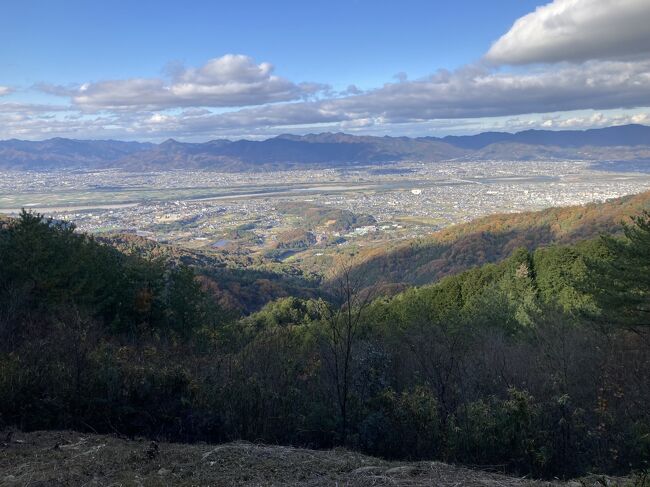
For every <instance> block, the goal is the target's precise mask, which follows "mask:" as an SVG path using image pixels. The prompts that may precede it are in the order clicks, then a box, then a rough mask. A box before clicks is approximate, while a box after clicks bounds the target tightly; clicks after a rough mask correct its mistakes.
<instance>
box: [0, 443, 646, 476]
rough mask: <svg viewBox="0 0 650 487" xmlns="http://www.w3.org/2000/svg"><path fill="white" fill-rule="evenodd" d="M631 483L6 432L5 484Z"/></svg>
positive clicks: (351, 456)
mask: <svg viewBox="0 0 650 487" xmlns="http://www.w3.org/2000/svg"><path fill="white" fill-rule="evenodd" d="M27 485H29V486H64V485H65V486H67V485H86V486H109V485H110V486H131V485H133V486H159V485H174V486H176V485H181V486H190V485H191V486H234V485H250V486H267V485H301V486H320V485H336V486H357V485H359V486H371V485H372V486H384V485H387V486H388V485H390V486H440V487H446V486H449V487H451V486H459V487H460V486H502V487H520V486H522V487H523V486H537V487H541V486H548V487H551V486H558V487H559V486H565V487H587V486H603V485H605V486H607V485H609V486H621V487H622V486H627V485H630V486H632V485H634V483H633V481H631V480H629V479H628V480H626V479H612V478H603V477H589V478H585V479H580V480H577V481H572V482H567V483H564V482H542V481H533V480H528V479H524V478H515V477H508V476H505V475H500V474H496V473H489V472H484V471H478V470H470V469H467V468H460V467H455V466H451V465H446V464H443V463H438V462H416V463H405V462H387V461H384V460H380V459H377V458H372V457H368V456H364V455H361V454H358V453H353V452H349V451H346V450H342V449H336V450H329V451H315V450H307V449H299V448H290V447H282V446H269V445H257V444H251V443H244V442H236V443H228V444H223V445H207V444H193V445H185V444H174V443H156V442H151V441H148V440H137V439H136V440H126V439H120V438H116V437H114V436H107V435H92V434H81V433H76V432H71V431H39V432H33V433H20V432H9V431H4V432H0V486H2V487H4V486H27Z"/></svg>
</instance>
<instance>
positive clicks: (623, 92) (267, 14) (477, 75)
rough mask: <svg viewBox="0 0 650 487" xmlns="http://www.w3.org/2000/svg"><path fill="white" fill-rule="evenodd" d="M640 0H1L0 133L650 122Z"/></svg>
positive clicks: (141, 136) (195, 137)
mask: <svg viewBox="0 0 650 487" xmlns="http://www.w3.org/2000/svg"><path fill="white" fill-rule="evenodd" d="M648 25H650V0H554V1H551V2H549V1H548V0H546V1H533V0H498V1H496V2H486V1H485V0H476V1H460V0H456V1H442V0H440V1H435V2H434V1H431V0H428V1H419V0H417V1H416V0H401V1H399V2H397V1H388V0H386V1H379V2H378V1H376V0H374V1H371V0H346V1H338V0H336V1H328V2H322V1H321V2H305V1H304V0H303V1H301V2H298V1H295V2H294V1H282V0H278V1H276V2H269V1H259V2H257V1H238V2H230V1H223V2H213V1H203V2H199V1H194V2H191V1H187V2H184V3H181V2H177V1H174V2H172V1H166V0H158V1H146V0H142V1H138V2H133V1H121V0H113V1H111V2H87V1H66V0H60V1H57V2H52V1H51V0H49V1H45V0H20V1H13V0H3V2H2V4H1V5H0V139H7V138H19V139H30V140H40V139H46V138H50V137H73V138H86V139H88V138H92V139H99V138H101V139H107V138H112V139H123V140H151V141H161V140H164V139H167V138H170V137H171V138H175V139H178V140H187V141H202V140H210V139H216V138H222V137H227V138H242V137H245V138H255V139H259V138H267V137H271V136H274V135H278V134H280V133H297V134H303V133H316V132H338V131H343V132H347V133H354V134H369V135H394V136H401V135H407V136H426V135H434V136H442V135H449V134H471V133H478V132H482V131H487V130H504V131H510V132H513V131H518V130H525V129H529V128H546V129H567V128H571V129H585V128H594V127H603V126H609V125H620V124H624V123H644V124H650V108H649V107H650V28H648Z"/></svg>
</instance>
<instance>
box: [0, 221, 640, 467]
mask: <svg viewBox="0 0 650 487" xmlns="http://www.w3.org/2000/svg"><path fill="white" fill-rule="evenodd" d="M649 271H650V214H648V213H647V212H646V213H639V214H637V216H635V218H634V219H632V220H630V221H629V223H628V224H627V226H626V227H625V230H624V234H623V235H622V236H615V237H612V236H609V235H605V236H603V237H599V238H595V239H591V240H583V241H579V242H575V243H572V244H570V245H551V246H547V247H540V248H537V249H536V250H530V249H527V248H525V247H520V248H517V249H515V250H514V251H513V252H511V253H510V254H509V256H508V257H507V258H505V259H504V260H502V261H501V262H498V263H490V264H485V265H482V266H479V267H473V268H471V269H469V270H466V271H465V272H462V273H459V274H456V275H452V276H449V277H446V278H444V279H442V280H441V281H439V282H437V283H435V284H432V285H426V286H423V287H419V288H411V289H408V290H406V291H404V292H402V293H399V294H397V295H395V296H393V297H382V296H381V295H380V293H379V292H376V289H375V288H376V286H375V284H376V282H375V278H374V274H373V273H372V272H366V271H365V268H364V267H354V266H352V265H347V266H344V267H343V268H341V269H339V272H337V273H336V278H334V279H331V280H330V281H328V282H327V283H326V286H327V289H324V290H323V292H322V293H321V295H322V298H316V297H313V298H309V297H305V296H302V297H300V296H287V297H284V298H281V299H278V300H275V301H272V302H270V303H269V304H267V305H266V306H264V307H263V308H262V309H260V310H259V311H257V312H255V313H252V314H249V315H247V316H243V317H236V316H234V315H232V314H229V313H225V312H224V311H222V308H221V307H220V306H219V305H218V304H216V300H215V299H214V295H213V294H212V293H211V292H210V291H211V289H210V285H206V281H205V280H204V279H202V278H199V276H197V274H196V273H195V271H194V270H193V269H192V268H190V267H186V266H184V265H182V264H180V263H179V262H178V260H174V259H165V258H164V257H160V258H147V257H143V256H142V255H138V254H137V253H124V252H121V251H119V250H117V249H115V248H114V247H113V246H111V245H108V244H106V243H102V242H98V241H96V240H95V239H93V238H92V237H90V236H87V235H83V234H79V233H77V232H75V231H74V227H73V226H72V225H70V224H68V223H64V222H55V221H51V220H47V219H44V218H43V217H41V216H39V215H34V214H31V213H26V212H23V213H22V214H21V215H20V218H18V219H17V220H14V221H10V222H8V223H6V224H4V225H3V227H2V229H0V398H2V400H1V401H0V424H3V425H13V426H18V427H20V428H23V429H26V430H29V429H38V428H76V429H81V430H93V431H98V432H111V433H116V434H120V435H147V436H150V437H155V438H165V439H172V440H189V441H193V440H210V441H223V440H230V439H241V438H243V439H250V440H263V441H266V442H271V443H285V444H296V445H306V446H311V447H329V446H333V445H345V446H348V447H351V448H355V449H359V450H363V451H365V452H369V453H372V454H375V455H380V456H384V457H388V458H408V459H423V458H426V459H434V458H435V459H441V460H445V461H452V462H460V463H466V464H471V465H500V466H503V468H505V469H508V470H510V471H513V472H518V473H521V474H531V475H535V476H548V477H552V476H562V477H569V476H574V475H578V474H582V473H585V472H591V471H602V472H613V473H618V472H629V471H630V470H631V469H647V468H649V467H650V465H649V464H648V461H649V459H650V386H649V384H650V341H649V340H650V332H649V330H650V327H649V324H648V319H647V313H648V311H649V309H650V282H649V281H648V276H650V272H649ZM217 284H218V283H217Z"/></svg>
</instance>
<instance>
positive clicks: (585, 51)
mask: <svg viewBox="0 0 650 487" xmlns="http://www.w3.org/2000/svg"><path fill="white" fill-rule="evenodd" d="M639 54H650V1H648V0H554V1H553V2H551V3H549V4H547V5H544V6H541V7H538V8H537V9H536V10H535V11H534V12H532V13H530V14H528V15H525V16H524V17H521V18H520V19H518V20H517V21H516V22H515V23H514V25H513V26H512V28H511V29H510V30H509V31H508V32H507V33H506V34H504V35H503V36H502V37H501V38H500V39H498V40H497V41H496V42H495V43H494V44H493V45H492V47H491V48H490V50H489V51H488V53H487V54H486V56H485V58H486V60H488V61H490V62H492V63H494V64H529V63H553V62H559V61H572V62H573V61H577V62H581V61H586V60H593V59H620V58H622V57H626V56H634V55H639Z"/></svg>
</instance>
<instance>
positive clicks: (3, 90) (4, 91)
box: [0, 86, 13, 96]
mask: <svg viewBox="0 0 650 487" xmlns="http://www.w3.org/2000/svg"><path fill="white" fill-rule="evenodd" d="M12 91H13V90H12V89H11V88H9V87H8V86H0V96H5V95H9V94H10V93H11V92H12Z"/></svg>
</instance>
